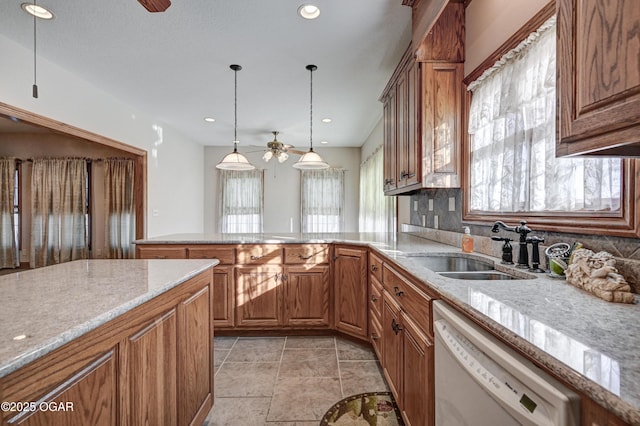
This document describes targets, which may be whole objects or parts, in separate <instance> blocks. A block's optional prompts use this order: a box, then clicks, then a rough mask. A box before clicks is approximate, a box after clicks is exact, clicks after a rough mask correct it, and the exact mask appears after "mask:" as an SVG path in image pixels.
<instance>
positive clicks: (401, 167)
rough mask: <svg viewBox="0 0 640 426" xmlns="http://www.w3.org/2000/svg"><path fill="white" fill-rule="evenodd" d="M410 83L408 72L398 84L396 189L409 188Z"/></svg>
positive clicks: (403, 74)
mask: <svg viewBox="0 0 640 426" xmlns="http://www.w3.org/2000/svg"><path fill="white" fill-rule="evenodd" d="M407 86H408V82H407V73H406V71H405V72H403V73H401V74H400V75H399V76H398V81H397V82H396V187H397V188H403V187H405V186H407V166H408V164H407V163H408V156H409V153H408V152H407V149H408V147H407V139H408V130H409V115H408V113H409V111H408V108H407V107H408V103H407V98H408V89H407Z"/></svg>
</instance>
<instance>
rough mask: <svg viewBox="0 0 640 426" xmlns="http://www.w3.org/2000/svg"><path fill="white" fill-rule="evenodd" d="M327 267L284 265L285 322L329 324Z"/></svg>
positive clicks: (302, 324)
mask: <svg viewBox="0 0 640 426" xmlns="http://www.w3.org/2000/svg"><path fill="white" fill-rule="evenodd" d="M330 284H331V281H330V280H329V266H312V267H306V266H287V267H285V270H284V325H288V326H307V327H317V326H322V327H329V325H330V321H329V312H330V309H329V304H330V303H329V302H330V296H331V285H330Z"/></svg>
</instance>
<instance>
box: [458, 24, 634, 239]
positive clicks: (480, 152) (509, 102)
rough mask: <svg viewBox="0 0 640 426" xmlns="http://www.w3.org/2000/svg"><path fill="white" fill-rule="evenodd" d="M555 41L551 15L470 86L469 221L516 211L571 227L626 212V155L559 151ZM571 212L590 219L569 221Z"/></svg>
mask: <svg viewBox="0 0 640 426" xmlns="http://www.w3.org/2000/svg"><path fill="white" fill-rule="evenodd" d="M555 47H556V36H555V17H554V16H552V17H551V18H550V19H548V20H547V21H546V22H545V23H544V24H543V25H542V26H540V27H539V29H538V30H537V31H535V32H534V33H532V34H531V35H530V36H529V37H528V38H527V39H526V40H524V41H522V42H521V43H519V44H518V45H517V47H516V48H515V49H513V50H511V51H509V52H507V53H506V54H505V55H504V56H502V58H501V59H500V60H499V61H498V62H496V63H495V64H494V65H493V67H491V68H489V69H487V70H485V71H484V73H483V74H482V75H481V76H480V77H478V78H477V79H476V80H475V81H473V82H472V83H470V84H468V90H469V91H470V92H471V93H472V95H471V104H470V108H469V115H468V117H469V122H468V134H469V145H468V158H469V173H468V176H467V181H466V185H467V188H468V191H467V194H466V197H467V198H466V206H465V217H464V219H465V220H495V216H496V215H500V217H501V218H503V219H504V218H505V216H504V214H507V215H508V214H510V213H513V216H512V217H513V218H516V217H520V218H522V217H527V220H528V221H531V220H530V219H531V218H533V222H532V223H535V221H536V219H535V218H538V223H539V224H542V223H544V224H546V225H547V226H546V229H549V230H566V229H567V227H569V228H570V227H572V226H575V227H582V226H585V224H589V225H590V226H593V225H595V226H596V227H597V224H596V222H597V219H595V220H594V217H596V216H597V217H602V218H623V216H624V212H623V198H624V191H623V181H624V169H625V167H624V163H623V161H622V160H620V159H609V158H597V159H596V158H556V157H555V148H556V130H555V124H556V90H555V83H556V55H555ZM472 74H475V73H472ZM476 75H477V74H476ZM627 172H628V171H627ZM523 213H524V215H523ZM492 216H494V217H493V218H492ZM554 216H555V217H556V220H555V222H554V220H553V219H551V218H553V217H554ZM567 216H571V217H582V218H583V219H584V220H582V221H580V220H577V221H574V222H573V224H568V222H569V221H568V220H566V218H567ZM559 218H560V219H559ZM558 219H559V220H558ZM563 219H564V224H563V223H562V222H563ZM609 223H610V222H609ZM603 226H604V228H603V230H604V229H606V225H603ZM621 226H622V227H625V226H626V225H625V224H622V225H621ZM543 228H545V227H539V229H543ZM602 233H604V232H602Z"/></svg>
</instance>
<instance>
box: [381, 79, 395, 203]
mask: <svg viewBox="0 0 640 426" xmlns="http://www.w3.org/2000/svg"><path fill="white" fill-rule="evenodd" d="M383 113H384V148H383V149H384V152H383V154H384V159H383V176H384V182H383V186H384V190H385V192H387V191H393V190H394V189H396V158H397V154H396V131H397V128H398V126H397V125H396V94H395V90H391V91H390V92H389V94H388V95H387V96H386V97H385V100H384V106H383Z"/></svg>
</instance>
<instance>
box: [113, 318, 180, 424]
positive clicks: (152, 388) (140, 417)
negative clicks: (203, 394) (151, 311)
mask: <svg viewBox="0 0 640 426" xmlns="http://www.w3.org/2000/svg"><path fill="white" fill-rule="evenodd" d="M176 326H177V324H176V312H175V309H172V310H171V311H169V312H167V313H165V314H164V315H162V316H160V317H159V318H157V319H156V320H154V321H153V322H152V323H150V324H149V325H147V326H146V327H144V328H143V329H142V330H140V331H139V332H138V333H136V334H134V335H132V336H130V337H129V338H128V339H127V342H126V343H125V345H124V346H125V348H126V349H125V351H126V361H125V363H123V365H121V368H122V371H123V376H124V377H125V380H126V381H127V382H128V383H127V384H128V386H125V387H124V388H122V389H123V396H124V397H125V398H126V399H127V400H128V406H129V411H130V412H129V415H128V416H127V418H128V419H129V422H130V423H129V424H131V425H141V424H153V425H158V426H161V425H167V426H170V425H174V424H176V422H177V415H178V413H177V405H176V401H177V399H176V389H177V378H176V365H177V359H176V348H177V345H176ZM125 406H126V404H125Z"/></svg>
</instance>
